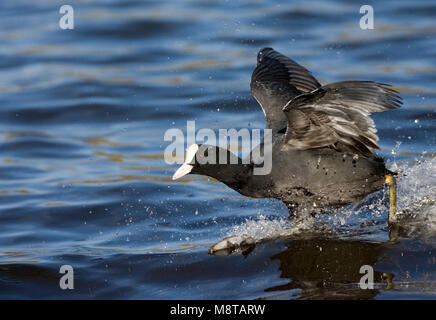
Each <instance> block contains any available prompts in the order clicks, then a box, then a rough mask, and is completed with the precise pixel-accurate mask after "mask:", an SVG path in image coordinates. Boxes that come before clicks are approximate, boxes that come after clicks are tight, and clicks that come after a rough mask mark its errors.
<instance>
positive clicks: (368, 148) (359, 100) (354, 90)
mask: <svg viewBox="0 0 436 320" xmlns="http://www.w3.org/2000/svg"><path fill="white" fill-rule="evenodd" d="M401 103H402V102H401V97H400V96H399V95H398V94H397V91H395V90H394V89H392V88H390V86H389V85H386V84H382V83H376V82H372V81H342V82H336V83H332V84H329V85H326V86H323V87H320V88H318V89H315V90H313V91H312V92H310V93H304V94H301V95H299V96H297V97H295V98H293V99H291V100H290V101H289V102H288V103H287V104H286V105H285V107H284V108H283V111H284V113H285V114H286V116H287V119H288V128H287V130H286V136H285V142H284V143H285V145H286V146H288V147H291V148H295V149H300V150H305V149H312V148H320V147H333V148H335V149H337V150H339V151H344V152H348V153H353V154H360V155H363V156H365V157H371V156H375V153H374V149H378V148H379V146H378V143H377V142H378V136H377V134H376V133H377V130H376V128H375V124H374V121H373V120H372V119H371V118H370V116H369V115H370V114H371V113H373V112H382V111H386V110H393V109H396V108H398V107H399V106H400V105H401Z"/></svg>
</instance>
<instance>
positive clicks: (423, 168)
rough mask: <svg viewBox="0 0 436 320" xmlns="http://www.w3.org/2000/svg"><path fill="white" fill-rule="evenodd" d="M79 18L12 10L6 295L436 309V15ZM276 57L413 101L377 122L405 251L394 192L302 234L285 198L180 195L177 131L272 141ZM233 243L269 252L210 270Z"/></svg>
mask: <svg viewBox="0 0 436 320" xmlns="http://www.w3.org/2000/svg"><path fill="white" fill-rule="evenodd" d="M70 4H71V5H72V6H73V7H74V10H75V29H74V30H61V29H60V28H59V25H58V21H59V18H60V16H61V15H60V14H59V8H60V4H59V3H58V2H57V1H45V0H40V1H21V0H14V1H7V0H3V1H1V2H0V41H1V42H0V43H1V44H0V298H38V299H41V298H43V299H45V298H62V299H64V298H65V299H70V298H84V299H88V298H89V299H94V298H122V299H124V298H127V299H132V298H139V299H191V298H196V299H204V298H208V299H215V298H216V299H221V298H226V299H252V298H272V299H299V298H305V299H307V298H309V299H311V298H318V299H327V298H365V299H373V298H376V299H380V298H381V299H398V298H424V299H427V298H428V299H435V298H436V205H435V204H434V200H435V199H436V196H435V195H436V191H435V190H436V189H435V188H436V158H434V152H435V144H436V134H435V130H436V112H435V110H436V73H435V71H436V64H435V61H436V41H435V36H436V22H435V16H436V3H434V1H430V0H429V1H397V0H396V1H393V0H392V1H384V2H383V5H382V4H378V5H374V10H375V27H376V29H375V30H366V31H364V30H361V29H360V28H359V19H360V17H361V15H359V8H360V6H361V5H362V4H364V3H361V2H359V1H345V0H343V1H323V2H313V3H308V2H307V1H301V2H291V1H286V2H284V3H280V2H278V1H266V0H265V1H263V0H258V1H255V0H253V1H248V0H246V1H218V0H216V1H200V0H196V1H194V0H192V1H188V0H186V1H162V0H157V1H134V0H131V1H122V0H113V1H110V0H109V1H93V0H89V1H71V2H70ZM264 46H271V47H274V48H275V49H277V50H279V51H281V52H283V53H285V54H287V55H289V56H290V57H292V58H294V59H295V60H297V61H298V62H300V63H302V64H304V65H305V66H306V67H308V68H309V69H310V70H312V72H313V74H314V75H315V76H316V77H317V78H318V79H320V81H321V82H322V83H327V82H333V81H339V80H346V79H348V80H351V79H353V80H374V81H379V82H384V83H391V84H393V85H394V87H395V88H397V89H398V90H400V91H401V95H402V97H403V98H404V107H403V108H402V109H400V110H397V111H392V112H388V113H381V114H375V115H374V116H373V118H374V120H375V123H376V126H377V128H378V130H379V136H380V146H381V150H380V151H379V154H380V155H381V156H383V157H385V158H386V159H387V162H388V164H389V166H390V167H393V168H394V169H395V168H397V169H400V172H401V175H400V177H399V202H400V203H399V206H400V208H401V209H403V210H406V211H408V212H411V213H412V216H413V219H411V221H410V224H408V225H407V227H408V228H406V231H404V232H403V233H402V234H401V235H400V236H399V237H398V238H397V239H396V240H393V241H389V236H388V228H387V225H386V216H387V198H386V194H385V192H379V193H377V194H375V195H372V196H370V197H369V198H368V199H366V200H365V201H364V203H362V204H360V205H358V206H356V207H350V208H344V209H343V210H339V211H337V212H335V213H334V214H332V215H330V216H327V217H325V216H323V217H320V218H318V219H317V220H316V221H311V222H307V223H306V224H305V225H304V226H297V225H295V223H294V222H293V221H289V220H288V219H287V216H288V212H287V209H286V208H285V207H284V206H283V205H281V204H280V203H279V202H277V201H273V200H266V199H257V200H254V199H248V198H244V197H242V196H240V195H239V194H237V193H236V192H235V191H233V190H230V189H229V188H227V187H225V186H224V185H222V184H220V183H217V182H214V181H209V180H208V179H206V178H204V177H200V176H189V177H188V178H186V179H182V180H181V181H177V182H173V181H171V175H172V174H173V173H174V170H175V168H176V166H175V165H172V166H171V165H168V164H166V163H165V161H164V159H163V152H164V150H165V148H166V147H167V145H168V142H165V141H164V140H163V136H164V133H165V131H166V130H167V129H169V128H181V129H183V128H185V126H186V121H187V120H196V124H197V126H198V127H210V128H213V129H217V128H243V127H250V128H263V127H264V125H265V124H264V116H263V113H262V111H261V109H260V108H259V107H258V105H257V104H256V102H255V100H254V99H253V98H252V97H251V95H250V93H249V81H250V76H251V72H252V70H253V68H254V66H255V59H256V54H257V51H258V50H259V49H260V48H261V47H264ZM417 161H419V162H417ZM235 233H246V234H249V235H252V236H253V237H254V238H255V239H256V240H258V241H259V242H260V244H259V245H258V246H257V247H256V248H255V249H254V250H253V251H252V252H251V253H250V254H249V255H248V256H247V257H244V256H242V255H230V256H212V255H208V253H207V250H208V248H209V246H210V245H211V244H213V243H214V242H217V241H219V240H221V239H222V238H223V237H225V236H228V235H232V234H235ZM271 238H274V240H270V241H263V240H267V239H271ZM61 265H71V266H72V267H73V268H74V272H75V283H74V284H75V289H74V290H65V291H64V290H61V289H60V288H59V278H60V276H61V274H59V268H60V266H61ZM362 265H370V266H373V268H374V271H375V279H374V281H375V282H376V283H375V288H374V289H373V290H362V289H360V288H359V287H358V283H359V279H360V277H361V276H362V275H361V274H360V273H359V269H360V267H361V266H362ZM390 279H391V280H390Z"/></svg>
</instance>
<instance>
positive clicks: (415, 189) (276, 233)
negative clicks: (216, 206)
mask: <svg viewBox="0 0 436 320" xmlns="http://www.w3.org/2000/svg"><path fill="white" fill-rule="evenodd" d="M390 169H391V170H396V171H398V176H397V199H398V200H397V202H398V204H397V209H398V212H399V214H400V221H402V222H404V224H405V227H409V228H410V230H409V232H408V236H411V235H414V236H421V237H433V236H436V158H430V159H424V158H421V159H416V160H414V161H412V162H404V163H400V164H398V163H394V164H393V165H392V166H391V168H390ZM388 209H389V202H388V195H387V192H386V190H385V191H379V192H376V193H374V194H371V195H369V196H368V197H367V198H366V199H364V200H363V201H362V202H361V203H359V204H357V205H353V206H348V207H345V208H341V209H337V210H334V211H333V212H332V213H331V214H328V215H319V216H318V217H316V218H312V217H306V218H303V219H299V220H297V221H296V220H294V219H289V218H287V217H285V218H276V217H274V218H268V217H267V216H265V215H260V216H259V217H257V218H252V219H247V220H246V221H245V223H243V224H241V225H237V226H233V227H232V228H231V230H230V231H229V232H228V236H234V235H246V236H249V237H252V238H253V239H255V241H256V242H259V241H262V240H269V239H276V238H283V237H293V236H298V237H301V236H314V235H320V234H322V235H323V236H332V235H336V236H344V235H346V236H348V237H349V236H353V235H354V236H357V235H360V234H362V232H364V233H371V232H375V231H374V230H373V229H372V228H371V226H372V225H381V227H382V228H384V227H385V223H384V222H385V221H386V219H387V212H388ZM371 222H373V224H371ZM376 228H377V230H380V226H378V227H376Z"/></svg>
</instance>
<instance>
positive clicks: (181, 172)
mask: <svg viewBox="0 0 436 320" xmlns="http://www.w3.org/2000/svg"><path fill="white" fill-rule="evenodd" d="M192 168H194V167H193V166H191V165H190V164H187V163H184V164H182V165H181V166H180V168H179V169H177V171H176V172H175V173H174V175H173V180H177V179H179V178H181V177H183V176H186V175H187V174H188V173H189V172H191V170H192Z"/></svg>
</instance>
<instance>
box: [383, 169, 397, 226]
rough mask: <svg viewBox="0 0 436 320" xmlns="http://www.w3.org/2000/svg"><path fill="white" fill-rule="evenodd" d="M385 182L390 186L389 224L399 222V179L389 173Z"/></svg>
mask: <svg viewBox="0 0 436 320" xmlns="http://www.w3.org/2000/svg"><path fill="white" fill-rule="evenodd" d="M385 183H386V184H387V185H388V187H389V217H388V223H389V225H392V224H395V222H397V181H396V179H395V177H394V176H392V175H390V174H387V175H386V176H385Z"/></svg>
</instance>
